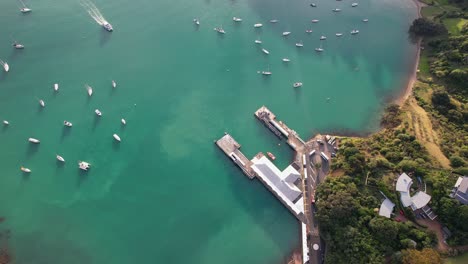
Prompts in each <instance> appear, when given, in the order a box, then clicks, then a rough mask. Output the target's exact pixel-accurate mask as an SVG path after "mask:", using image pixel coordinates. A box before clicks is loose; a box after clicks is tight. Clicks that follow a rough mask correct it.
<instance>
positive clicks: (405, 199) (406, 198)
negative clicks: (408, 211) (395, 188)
mask: <svg viewBox="0 0 468 264" xmlns="http://www.w3.org/2000/svg"><path fill="white" fill-rule="evenodd" d="M400 200H401V203H402V204H403V206H404V207H408V206H410V205H411V204H412V203H413V201H412V200H411V197H410V195H409V193H407V192H400Z"/></svg>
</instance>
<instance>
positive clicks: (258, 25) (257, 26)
mask: <svg viewBox="0 0 468 264" xmlns="http://www.w3.org/2000/svg"><path fill="white" fill-rule="evenodd" d="M259 27H263V24H261V23H257V24H254V28H259Z"/></svg>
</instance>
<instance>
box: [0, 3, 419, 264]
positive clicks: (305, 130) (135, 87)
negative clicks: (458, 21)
mask: <svg viewBox="0 0 468 264" xmlns="http://www.w3.org/2000/svg"><path fill="white" fill-rule="evenodd" d="M315 2H316V3H317V5H318V7H317V8H312V7H310V6H309V4H310V1H305V0H294V1H291V0H239V1H234V0H230V1H228V0H223V1H221V0H196V1H194V0H191V1H188V0H182V1H170V0H158V1H154V0H132V1H128V0H113V1H105V0H96V1H95V5H96V6H97V7H98V8H99V10H100V12H101V13H102V14H103V15H104V17H105V18H106V19H107V20H108V21H109V22H111V23H112V25H113V26H114V29H115V31H114V32H113V33H108V32H106V31H104V30H103V29H102V28H101V27H100V26H99V25H98V24H97V23H96V22H95V21H94V20H93V19H92V18H91V17H90V15H88V13H87V11H86V10H85V8H84V7H83V5H81V4H80V2H79V1H78V0H61V1H56V0H42V1H32V0H30V1H27V2H26V3H27V4H28V5H29V6H30V7H31V8H32V9H33V12H32V13H30V14H27V15H23V14H21V13H20V12H19V2H15V1H13V0H11V1H0V25H1V27H0V59H2V60H4V61H7V62H8V63H9V65H10V68H11V69H10V72H9V73H8V74H5V73H4V72H0V120H8V121H9V122H10V126H9V127H0V167H1V168H2V169H1V172H0V217H5V218H6V221H5V222H3V223H0V229H3V230H4V229H10V230H11V239H10V241H9V245H10V248H11V250H12V251H13V253H14V257H15V260H16V263H20V264H23V263H24V264H30V263H32V264H36V263H39V264H43V263H44V264H63V263H67V264H74V263H80V264H81V263H97V264H102V263H111V264H127V263H197V264H198V263H199V264H212V263H213V264H215V263H216V264H219V263H232V264H238V263H252V264H263V263H265V264H267V263H268V264H269V263H278V262H280V261H281V260H283V259H284V258H285V257H286V256H287V255H288V254H290V252H291V250H293V249H294V248H295V247H298V246H299V226H298V223H297V221H296V219H295V218H294V217H293V216H292V215H291V214H290V213H289V212H288V211H287V210H286V209H285V208H284V207H283V206H282V205H281V204H280V203H279V202H278V201H277V200H276V199H275V198H274V197H273V196H272V195H271V194H270V193H269V192H268V191H267V190H266V189H265V188H264V187H263V186H262V184H261V183H259V182H258V181H249V180H247V179H246V177H245V176H243V174H242V172H241V171H240V170H239V169H238V168H237V167H235V166H234V165H233V164H232V163H231V162H230V161H229V160H228V159H227V158H226V157H225V156H224V155H223V154H222V152H221V151H220V150H219V149H217V148H216V147H215V145H214V144H213V140H214V139H217V138H219V137H220V136H222V135H223V133H224V132H225V131H227V132H229V133H231V134H232V135H233V136H234V137H235V138H236V139H237V140H238V141H239V143H241V144H242V149H243V151H244V153H245V154H246V155H247V156H248V157H252V156H253V155H255V154H256V153H257V152H259V151H263V152H265V151H271V152H273V153H274V154H275V155H276V156H277V157H278V160H277V164H278V165H279V166H280V167H281V168H283V167H284V166H286V165H287V164H288V162H290V160H291V158H292V151H291V150H290V149H289V148H288V147H287V146H286V145H285V144H284V143H282V144H281V145H280V146H278V143H279V142H278V140H277V139H276V138H275V137H273V136H272V135H271V133H270V132H269V131H268V130H266V129H265V128H264V127H263V126H262V125H260V124H259V123H258V122H257V121H256V120H255V119H254V117H253V112H254V111H255V110H256V109H258V108H259V107H260V106H262V105H267V106H268V107H269V108H270V109H271V110H272V111H274V112H275V113H276V115H277V116H278V117H279V119H280V120H283V121H285V122H286V123H287V124H288V125H289V127H291V128H293V129H295V130H296V131H297V132H298V133H299V134H300V135H301V136H302V137H303V138H304V139H306V138H309V137H311V136H313V135H314V133H317V132H322V133H326V132H330V133H332V132H346V133H369V132H372V131H375V130H376V129H378V123H379V122H378V119H379V115H380V113H381V111H382V109H383V107H384V106H385V102H387V101H388V100H389V98H391V97H392V96H395V95H396V94H398V93H400V92H401V89H402V88H403V87H404V86H405V83H406V81H407V78H408V77H407V76H408V72H409V71H410V69H411V68H412V63H413V58H414V54H415V49H416V47H415V46H414V45H413V44H411V43H410V41H409V39H408V36H407V28H408V26H409V24H410V22H411V21H412V20H413V19H414V18H415V17H416V11H417V10H416V8H415V6H414V4H413V3H412V2H411V1H409V0H361V1H359V6H358V7H356V8H351V1H348V0H346V1H341V2H335V1H325V0H316V1H315ZM85 6H86V5H85ZM333 8H340V9H342V12H340V13H333V12H332V11H331V10H332V9H333ZM233 16H238V17H241V18H242V19H243V22H241V23H234V22H233V21H232V17H233ZM195 17H198V18H199V19H200V21H201V25H200V27H198V28H197V27H196V26H194V24H193V22H192V19H193V18H195ZM364 18H368V19H369V22H368V23H363V22H362V19H364ZM270 19H278V20H279V22H278V23H277V24H270V23H269V22H268V21H269V20H270ZM312 19H319V20H320V22H319V23H316V24H313V23H311V20H312ZM255 23H263V27H262V28H261V29H254V28H253V24H255ZM216 26H222V27H224V29H225V30H226V32H227V33H226V34H225V35H224V36H220V35H219V34H217V33H216V32H215V31H213V28H214V27H216ZM306 29H312V30H313V33H311V34H306V33H305V30H306ZM352 29H358V30H360V33H359V34H358V35H356V36H351V35H350V34H349V32H350V31H351V30H352ZM283 31H291V32H292V33H291V35H290V36H289V37H287V38H284V37H282V36H281V33H282V32H283ZM337 32H342V33H344V35H343V36H342V37H341V38H337V37H336V36H335V33H337ZM321 35H325V36H327V40H325V41H320V40H319V37H320V36H321ZM257 38H259V39H261V40H262V41H263V44H262V45H258V44H255V43H254V40H255V39H257ZM12 39H16V40H17V41H19V42H21V43H23V44H24V45H25V46H26V49H24V50H14V49H13V48H12V46H11V43H12ZM298 41H302V42H303V43H304V47H303V48H297V47H295V45H294V44H295V43H296V42H298ZM320 45H322V47H323V48H324V49H325V51H324V52H323V53H321V54H317V53H316V52H315V51H314V49H315V48H318V47H320ZM261 47H263V48H265V49H267V50H269V51H270V55H265V54H263V53H262V52H261ZM284 57H288V58H290V59H291V62H290V63H288V64H285V63H283V62H282V61H281V59H282V58H284ZM267 69H270V70H271V71H272V72H273V75H272V76H270V77H267V78H265V77H264V76H262V75H260V74H258V73H257V71H261V70H267ZM112 79H115V80H116V81H117V83H118V86H117V88H116V89H112V87H111V80H112ZM299 81H300V82H303V83H304V86H303V87H301V88H299V89H293V88H292V83H293V82H299ZM54 83H59V84H60V90H59V92H58V93H54V92H53V89H52V85H53V84H54ZM86 83H87V84H89V85H91V86H92V87H93V88H94V95H93V96H92V98H89V97H88V96H87V93H86V90H85V88H84V85H85V84H86ZM327 98H330V99H329V100H327ZM39 99H43V100H44V101H45V103H46V107H45V108H44V109H41V108H40V106H39V104H38V100H39ZM96 108H99V109H100V110H101V111H102V113H103V116H102V117H101V118H97V117H96V116H95V114H94V109H96ZM121 118H125V119H126V120H127V126H125V127H123V126H122V125H121V124H120V119H121ZM63 120H68V121H71V122H72V123H73V127H72V128H71V129H66V128H64V127H63ZM114 133H117V134H119V135H120V137H121V138H122V142H121V143H120V144H116V143H115V142H114V140H113V138H112V134H114ZM29 137H34V138H38V139H40V140H41V144H40V146H32V145H31V144H29V143H28V142H27V139H28V138H29ZM56 154H60V155H62V156H63V157H64V158H65V159H66V163H65V164H64V165H61V164H58V163H57V161H56V159H55V155H56ZM78 160H85V161H88V162H90V163H91V164H92V169H91V171H89V172H88V173H81V172H80V171H79V170H78V168H77V161H78ZM22 165H23V166H26V167H28V168H30V169H31V170H32V173H31V174H30V175H23V174H22V173H21V171H20V170H19V168H20V166H22Z"/></svg>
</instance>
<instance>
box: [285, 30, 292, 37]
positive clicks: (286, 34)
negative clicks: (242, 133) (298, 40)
mask: <svg viewBox="0 0 468 264" xmlns="http://www.w3.org/2000/svg"><path fill="white" fill-rule="evenodd" d="M289 34H291V32H289V31H285V32H283V36H285V37H286V36H288V35H289Z"/></svg>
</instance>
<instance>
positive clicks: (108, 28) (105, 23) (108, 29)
mask: <svg viewBox="0 0 468 264" xmlns="http://www.w3.org/2000/svg"><path fill="white" fill-rule="evenodd" d="M102 27H103V28H104V29H105V30H107V31H109V32H112V31H114V28H113V27H112V25H111V24H110V23H109V22H107V21H104V24H102Z"/></svg>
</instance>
